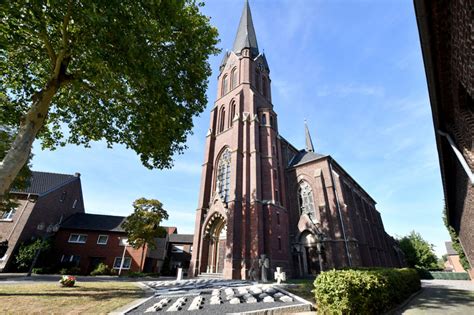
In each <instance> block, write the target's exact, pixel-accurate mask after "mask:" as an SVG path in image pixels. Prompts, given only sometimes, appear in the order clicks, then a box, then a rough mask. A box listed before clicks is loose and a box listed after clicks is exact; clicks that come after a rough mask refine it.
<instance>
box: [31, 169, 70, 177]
mask: <svg viewBox="0 0 474 315" xmlns="http://www.w3.org/2000/svg"><path fill="white" fill-rule="evenodd" d="M31 172H32V173H42V174H51V175H63V176H72V177H77V176H76V174H65V173H55V172H43V171H33V170H32V171H31Z"/></svg>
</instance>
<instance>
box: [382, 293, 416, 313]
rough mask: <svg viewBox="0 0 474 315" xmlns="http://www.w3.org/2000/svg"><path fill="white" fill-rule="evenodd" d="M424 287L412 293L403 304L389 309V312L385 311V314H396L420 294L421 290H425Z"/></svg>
mask: <svg viewBox="0 0 474 315" xmlns="http://www.w3.org/2000/svg"><path fill="white" fill-rule="evenodd" d="M423 290H424V289H423V287H422V288H420V290H418V291H416V292H415V293H413V294H412V295H410V296H409V297H408V298H407V299H406V300H405V301H403V303H402V304H400V305H398V306H396V307H395V308H392V309H391V310H389V311H388V312H386V313H384V315H395V314H397V313H398V312H400V311H401V310H402V309H404V308H405V306H407V305H408V303H410V302H411V301H412V300H413V299H414V298H415V297H416V296H417V295H419V294H420V293H421V292H423Z"/></svg>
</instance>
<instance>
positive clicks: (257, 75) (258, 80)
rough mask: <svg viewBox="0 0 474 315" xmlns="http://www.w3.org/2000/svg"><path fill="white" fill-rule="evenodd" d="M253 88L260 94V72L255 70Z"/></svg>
mask: <svg viewBox="0 0 474 315" xmlns="http://www.w3.org/2000/svg"><path fill="white" fill-rule="evenodd" d="M255 88H256V89H257V91H259V92H260V71H258V70H255Z"/></svg>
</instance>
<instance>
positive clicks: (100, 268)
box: [91, 263, 112, 276]
mask: <svg viewBox="0 0 474 315" xmlns="http://www.w3.org/2000/svg"><path fill="white" fill-rule="evenodd" d="M111 274H112V270H111V269H110V267H109V266H108V265H106V264H104V263H100V264H98V265H97V267H95V269H94V270H93V271H92V272H91V276H103V275H111Z"/></svg>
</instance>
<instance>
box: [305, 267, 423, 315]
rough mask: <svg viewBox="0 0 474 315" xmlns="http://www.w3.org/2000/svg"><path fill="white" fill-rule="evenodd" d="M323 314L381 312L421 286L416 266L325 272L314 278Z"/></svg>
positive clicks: (318, 301) (318, 304)
mask: <svg viewBox="0 0 474 315" xmlns="http://www.w3.org/2000/svg"><path fill="white" fill-rule="evenodd" d="M314 286H315V290H314V292H315V296H316V304H317V306H318V313H319V314H334V313H335V314H379V313H383V312H386V311H388V310H390V309H391V308H393V307H395V306H396V305H398V304H400V303H401V302H403V301H404V300H405V299H406V298H408V297H409V296H410V295H411V294H413V293H414V292H416V291H418V290H419V289H420V287H421V283H420V278H419V276H418V273H417V272H416V270H414V269H408V268H404V269H389V268H374V269H359V270H354V269H349V270H331V271H326V272H322V273H321V274H320V275H319V276H318V277H317V278H316V280H315V281H314Z"/></svg>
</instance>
